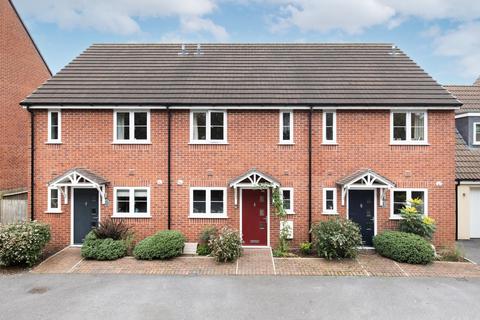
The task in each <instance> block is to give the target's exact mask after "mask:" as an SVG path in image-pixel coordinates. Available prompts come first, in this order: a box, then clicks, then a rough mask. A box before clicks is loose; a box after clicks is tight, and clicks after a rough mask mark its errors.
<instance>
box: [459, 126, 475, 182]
mask: <svg viewBox="0 0 480 320" xmlns="http://www.w3.org/2000/svg"><path fill="white" fill-rule="evenodd" d="M455 158H456V159H455V160H456V177H457V179H459V180H480V150H478V149H473V148H469V147H468V146H467V144H466V143H465V141H464V140H463V138H462V136H461V135H460V133H459V132H458V131H457V149H456V156H455Z"/></svg>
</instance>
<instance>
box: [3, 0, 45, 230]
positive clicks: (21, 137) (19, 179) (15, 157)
mask: <svg viewBox="0 0 480 320" xmlns="http://www.w3.org/2000/svg"><path fill="white" fill-rule="evenodd" d="M0 17H1V19H0V43H1V45H0V88H1V90H0V155H1V156H0V199H1V198H2V197H10V196H12V197H13V195H14V194H18V193H24V196H25V198H26V191H27V186H28V183H29V168H30V161H29V155H30V151H29V150H30V115H29V113H28V112H27V111H26V110H24V109H21V108H19V107H18V104H19V103H20V101H22V100H23V99H24V98H25V96H26V95H28V94H29V93H31V92H32V91H33V90H35V89H36V88H37V87H38V86H39V85H40V84H42V83H43V82H45V81H46V80H47V79H49V78H50V77H51V73H50V70H49V69H48V66H47V64H46V63H45V61H44V60H43V58H42V55H41V54H40V52H39V51H38V49H37V47H36V45H35V43H34V42H33V40H32V38H31V37H30V34H29V32H28V30H27V29H26V27H25V25H24V24H23V22H22V20H21V19H20V16H19V15H18V13H17V11H16V10H15V7H14V6H13V4H12V3H11V1H8V0H1V1H0ZM0 210H1V209H0ZM0 222H1V219H0Z"/></svg>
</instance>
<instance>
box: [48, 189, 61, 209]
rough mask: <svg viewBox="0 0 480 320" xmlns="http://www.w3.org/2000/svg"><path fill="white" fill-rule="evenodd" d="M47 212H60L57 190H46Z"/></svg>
mask: <svg viewBox="0 0 480 320" xmlns="http://www.w3.org/2000/svg"><path fill="white" fill-rule="evenodd" d="M48 212H60V192H59V190H58V189H57V188H51V187H49V188H48Z"/></svg>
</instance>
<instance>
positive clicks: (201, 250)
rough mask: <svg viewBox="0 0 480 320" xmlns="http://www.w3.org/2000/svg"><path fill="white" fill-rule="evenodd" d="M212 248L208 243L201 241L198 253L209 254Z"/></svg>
mask: <svg viewBox="0 0 480 320" xmlns="http://www.w3.org/2000/svg"><path fill="white" fill-rule="evenodd" d="M211 252H212V250H211V249H210V247H209V246H208V244H206V243H199V244H198V246H197V254H198V255H199V256H208V255H209V254H210V253H211Z"/></svg>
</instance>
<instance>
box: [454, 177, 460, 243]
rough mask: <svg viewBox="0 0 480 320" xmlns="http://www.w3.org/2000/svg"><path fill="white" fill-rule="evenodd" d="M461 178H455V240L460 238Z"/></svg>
mask: <svg viewBox="0 0 480 320" xmlns="http://www.w3.org/2000/svg"><path fill="white" fill-rule="evenodd" d="M459 183H460V181H459V180H455V240H458V184H459Z"/></svg>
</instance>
